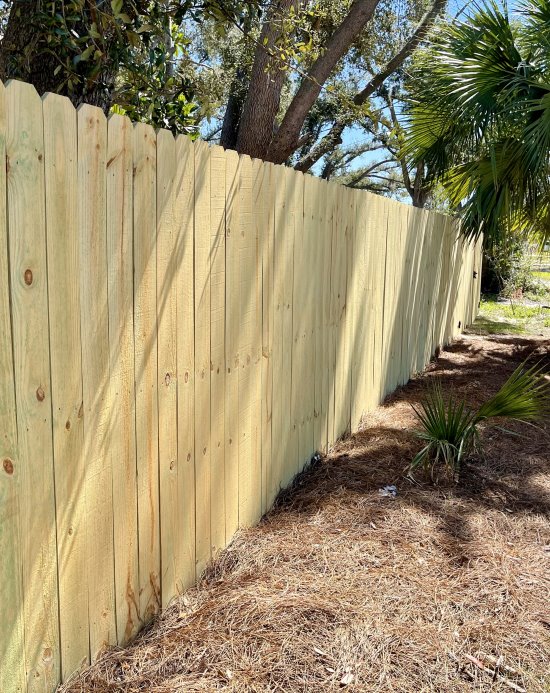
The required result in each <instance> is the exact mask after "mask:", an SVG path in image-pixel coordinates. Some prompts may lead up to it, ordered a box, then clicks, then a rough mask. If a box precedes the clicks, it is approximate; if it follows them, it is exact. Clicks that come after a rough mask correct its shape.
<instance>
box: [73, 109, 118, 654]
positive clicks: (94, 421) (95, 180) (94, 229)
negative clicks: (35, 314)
mask: <svg viewBox="0 0 550 693" xmlns="http://www.w3.org/2000/svg"><path fill="white" fill-rule="evenodd" d="M77 122H78V200H79V205H78V229H79V233H80V236H79V241H80V255H79V262H80V266H81V267H86V271H83V272H81V273H80V332H81V338H82V394H83V415H84V457H85V460H86V478H85V482H84V483H85V498H86V532H87V541H88V548H87V556H88V570H87V577H88V612H89V619H90V657H91V659H92V660H93V659H95V658H96V657H97V655H98V654H99V653H100V652H101V651H102V650H103V649H104V648H105V647H107V645H109V643H111V642H113V640H114V639H115V638H116V625H115V595H114V579H113V578H114V546H113V486H112V484H113V478H112V458H111V445H110V443H111V440H112V438H113V436H115V435H117V432H116V431H114V430H113V428H112V418H111V413H112V401H111V398H112V389H111V386H110V377H109V315H108V301H107V232H106V163H107V161H106V156H107V122H106V120H105V116H104V114H103V112H102V111H101V109H99V108H95V107H92V106H81V107H80V108H79V109H78V115H77Z"/></svg>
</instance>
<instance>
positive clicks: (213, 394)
mask: <svg viewBox="0 0 550 693" xmlns="http://www.w3.org/2000/svg"><path fill="white" fill-rule="evenodd" d="M210 247H211V258H210V364H211V365H210V440H211V448H210V449H211V455H210V469H211V472H210V497H211V499H212V502H211V505H210V526H211V537H210V543H211V550H212V555H213V556H215V555H217V554H218V552H219V551H220V550H221V549H223V548H225V544H226V536H225V152H224V150H223V149H222V148H221V147H212V148H211V150H210Z"/></svg>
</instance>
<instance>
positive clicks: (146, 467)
mask: <svg viewBox="0 0 550 693" xmlns="http://www.w3.org/2000/svg"><path fill="white" fill-rule="evenodd" d="M133 151H134V206H133V207H134V208H133V214H134V217H133V221H134V359H135V362H134V363H135V365H134V367H135V392H136V468H137V502H138V546H139V613H140V619H141V622H142V623H146V622H148V621H150V620H151V618H152V617H153V616H154V615H155V614H156V613H157V612H158V610H159V609H160V604H161V593H160V528H159V523H160V517H159V516H160V512H159V459H158V400H157V257H156V254H157V253H156V228H157V218H156V193H157V191H156V137H155V131H154V130H153V128H152V127H150V126H149V125H144V124H138V125H135V126H134V131H133Z"/></svg>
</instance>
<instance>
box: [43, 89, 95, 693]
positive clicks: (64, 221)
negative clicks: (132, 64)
mask: <svg viewBox="0 0 550 693" xmlns="http://www.w3.org/2000/svg"><path fill="white" fill-rule="evenodd" d="M43 113H44V174H45V187H46V191H45V192H46V194H45V200H46V238H47V251H48V304H49V321H50V350H51V355H50V363H51V381H52V385H51V387H52V419H53V444H54V465H55V476H56V506H57V509H56V519H57V552H58V574H59V615H60V637H61V662H62V672H61V674H62V678H63V679H66V678H67V677H68V676H70V675H71V674H72V673H73V672H74V671H76V670H77V669H79V668H80V667H81V666H82V665H84V664H86V663H87V662H88V658H89V640H88V638H89V636H88V594H87V583H86V578H87V574H88V571H87V541H86V525H85V515H86V497H85V485H84V480H85V477H86V459H85V457H84V450H83V445H84V428H83V417H82V409H81V406H82V365H81V357H80V354H81V340H80V286H79V282H80V273H81V267H80V263H79V256H78V255H79V246H78V226H77V209H78V176H77V169H78V162H77V128H76V111H75V109H74V107H73V105H72V104H71V102H70V101H69V99H67V98H64V97H61V96H57V95H56V94H48V95H47V96H45V97H44V101H43ZM75 614H80V618H75Z"/></svg>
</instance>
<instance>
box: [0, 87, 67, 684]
mask: <svg viewBox="0 0 550 693" xmlns="http://www.w3.org/2000/svg"><path fill="white" fill-rule="evenodd" d="M6 110H7V132H6V161H7V162H8V164H9V169H8V173H7V205H8V215H7V228H8V236H9V242H8V246H9V268H10V287H11V292H10V295H11V322H12V342H13V347H12V349H13V375H12V374H11V373H10V374H9V377H10V378H11V377H13V380H14V384H15V413H16V420H17V438H18V457H19V459H18V460H15V463H18V468H19V469H18V473H19V482H20V495H19V507H20V518H21V521H20V525H19V526H20V537H21V560H22V571H21V574H22V593H23V595H24V602H23V622H24V632H25V651H24V652H22V651H19V652H18V656H19V657H20V658H23V657H24V659H25V668H26V684H27V690H29V691H44V690H52V689H53V687H54V686H55V684H56V682H57V681H58V680H59V676H60V666H61V662H60V659H61V658H60V640H59V623H58V583H57V555H56V524H55V490H54V488H55V487H54V467H53V440H52V409H51V387H50V350H49V339H48V333H49V325H48V305H47V274H46V268H47V263H46V224H45V205H44V200H45V194H44V161H43V159H44V138H43V126H42V122H43V121H42V101H41V99H40V97H39V96H38V94H37V93H36V91H35V89H34V87H32V86H31V85H29V84H25V83H23V82H15V81H14V82H8V84H7V86H6ZM37 123H39V127H37V126H36V124H37ZM11 462H12V463H13V462H14V461H13V460H12V461H11ZM2 464H3V465H4V463H2ZM7 466H8V470H11V469H12V466H11V464H10V463H8V464H7ZM2 471H3V473H4V474H5V473H7V472H6V468H5V467H4V466H3V470H2ZM14 471H15V465H14Z"/></svg>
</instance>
